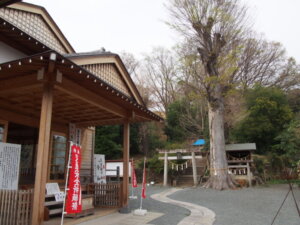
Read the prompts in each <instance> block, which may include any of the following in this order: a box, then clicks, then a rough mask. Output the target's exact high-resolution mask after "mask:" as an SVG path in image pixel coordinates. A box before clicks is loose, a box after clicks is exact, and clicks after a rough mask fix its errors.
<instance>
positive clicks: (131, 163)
mask: <svg viewBox="0 0 300 225" xmlns="http://www.w3.org/2000/svg"><path fill="white" fill-rule="evenodd" d="M132 174H133V158H132V159H131V197H133V181H132V178H133V176H132Z"/></svg>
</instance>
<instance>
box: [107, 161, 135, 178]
mask: <svg viewBox="0 0 300 225" xmlns="http://www.w3.org/2000/svg"><path fill="white" fill-rule="evenodd" d="M117 167H119V168H120V177H123V162H107V163H106V169H107V170H108V171H106V176H117V172H116V170H117ZM128 173H129V174H128V176H129V177H131V162H129V164H128Z"/></svg>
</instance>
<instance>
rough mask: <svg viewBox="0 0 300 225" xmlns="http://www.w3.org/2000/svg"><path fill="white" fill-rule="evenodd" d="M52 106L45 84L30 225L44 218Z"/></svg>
mask: <svg viewBox="0 0 300 225" xmlns="http://www.w3.org/2000/svg"><path fill="white" fill-rule="evenodd" d="M52 104H53V87H52V86H50V85H48V84H45V85H44V90H43V98H42V107H41V116H40V127H39V140H38V150H37V161H36V173H35V183H34V196H33V206H32V209H33V213H32V223H31V225H40V224H42V222H43V218H44V202H45V188H46V180H47V169H48V157H49V147H50V146H49V145H50V133H51V119H52Z"/></svg>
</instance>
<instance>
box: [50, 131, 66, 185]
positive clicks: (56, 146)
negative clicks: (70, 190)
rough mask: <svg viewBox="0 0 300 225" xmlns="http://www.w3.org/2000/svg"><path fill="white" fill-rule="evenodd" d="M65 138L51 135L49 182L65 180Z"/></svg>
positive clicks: (59, 135)
mask: <svg viewBox="0 0 300 225" xmlns="http://www.w3.org/2000/svg"><path fill="white" fill-rule="evenodd" d="M66 151H67V138H66V137H65V136H64V135H61V134H53V135H52V151H51V158H50V176H49V177H50V180H63V179H65V165H66Z"/></svg>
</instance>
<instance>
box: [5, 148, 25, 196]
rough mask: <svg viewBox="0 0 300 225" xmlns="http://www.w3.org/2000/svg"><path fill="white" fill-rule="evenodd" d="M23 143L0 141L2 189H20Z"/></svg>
mask: <svg viewBox="0 0 300 225" xmlns="http://www.w3.org/2000/svg"><path fill="white" fill-rule="evenodd" d="M20 156H21V145H16V144H8V143H0V190H18V183H19V171H20V170H19V169H20Z"/></svg>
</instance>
